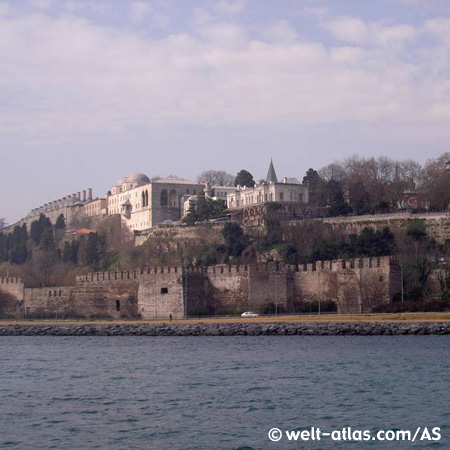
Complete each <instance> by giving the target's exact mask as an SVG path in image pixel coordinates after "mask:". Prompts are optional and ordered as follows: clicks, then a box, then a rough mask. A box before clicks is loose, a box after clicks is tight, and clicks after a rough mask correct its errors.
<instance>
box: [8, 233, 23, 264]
mask: <svg viewBox="0 0 450 450" xmlns="http://www.w3.org/2000/svg"><path fill="white" fill-rule="evenodd" d="M27 240H28V232H27V226H26V225H25V224H23V225H22V226H21V227H20V226H18V225H17V226H15V227H14V231H13V232H12V235H11V237H10V241H9V242H10V244H9V252H8V261H9V262H10V263H11V264H18V265H19V264H23V263H25V261H26V260H27V258H28V249H27Z"/></svg>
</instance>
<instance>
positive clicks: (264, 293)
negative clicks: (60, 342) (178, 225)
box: [0, 257, 401, 319]
mask: <svg viewBox="0 0 450 450" xmlns="http://www.w3.org/2000/svg"><path fill="white" fill-rule="evenodd" d="M400 282H401V280H400V274H399V268H398V264H397V262H396V260H395V259H393V258H389V257H382V258H373V259H372V258H364V259H358V260H351V261H342V260H338V261H319V262H317V263H315V264H305V265H286V264H283V263H276V262H274V263H266V264H253V265H248V266H247V265H242V266H227V265H217V266H212V267H206V268H183V267H159V268H141V269H137V270H127V271H114V272H96V273H89V274H86V275H82V276H78V277H77V278H76V283H75V286H69V287H48V288H33V289H29V288H23V283H22V282H21V281H20V280H18V279H16V280H15V281H14V282H10V281H8V282H6V281H4V282H3V284H1V285H0V286H2V285H3V286H4V285H6V286H7V287H8V289H9V290H10V292H14V295H15V298H16V299H17V300H18V301H21V302H22V303H20V307H21V312H22V315H23V316H25V317H83V318H89V317H92V318H95V317H112V318H131V317H135V318H143V319H160V318H170V316H172V318H182V317H185V316H192V315H223V314H235V313H240V312H243V311H254V312H256V313H264V312H269V311H275V310H276V311H278V312H296V311H298V310H299V308H300V306H301V304H302V302H306V301H309V302H310V301H319V300H320V301H325V300H332V301H333V302H335V303H336V306H337V309H338V312H341V313H358V312H370V311H371V310H372V309H373V308H374V307H375V306H376V305H378V304H379V303H380V302H389V301H390V300H391V299H392V297H393V296H394V295H395V294H396V293H398V292H399V291H400Z"/></svg>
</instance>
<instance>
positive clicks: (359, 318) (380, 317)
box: [0, 312, 450, 325]
mask: <svg viewBox="0 0 450 450" xmlns="http://www.w3.org/2000/svg"><path fill="white" fill-rule="evenodd" d="M274 322H291V323H292V322H330V323H333V322H431V323H432V322H450V313H448V312H445V313H401V314H348V315H346V314H339V315H337V314H333V315H320V316H319V315H285V316H262V317H254V318H245V319H242V318H240V317H229V318H222V317H221V318H215V317H211V318H202V319H174V320H173V321H172V322H171V323H173V324H191V325H194V324H197V323H205V324H208V323H274ZM145 323H152V324H162V323H170V322H169V320H167V319H161V320H156V319H155V320H124V319H117V320H114V319H111V320H104V319H102V320H86V319H80V320H53V319H45V320H44V319H35V320H0V325H11V324H17V325H31V324H33V325H39V324H45V325H52V324H59V325H62V324H67V325H70V324H73V325H81V324H98V325H100V324H118V325H119V324H136V325H140V324H145Z"/></svg>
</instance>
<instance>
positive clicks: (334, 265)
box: [76, 256, 395, 285]
mask: <svg viewBox="0 0 450 450" xmlns="http://www.w3.org/2000/svg"><path fill="white" fill-rule="evenodd" d="M394 263H395V260H394V259H393V258H392V257H390V256H382V257H379V258H358V259H351V260H334V261H317V262H315V263H309V264H299V265H295V264H294V265H291V264H285V263H282V262H268V263H259V264H252V265H227V264H218V265H215V266H208V267H175V266H172V267H171V266H165V267H144V268H140V269H134V270H116V271H109V272H91V273H87V274H86V275H78V276H77V277H76V284H78V285H79V284H103V283H108V282H130V283H132V282H137V281H139V279H140V278H141V277H143V276H146V275H158V274H161V275H169V274H172V275H173V274H180V275H181V274H183V273H192V274H195V273H202V274H210V275H222V274H223V275H226V274H239V273H246V272H249V271H252V272H270V273H286V272H318V271H337V270H346V269H348V270H358V269H377V268H380V267H389V266H390V265H392V264H394Z"/></svg>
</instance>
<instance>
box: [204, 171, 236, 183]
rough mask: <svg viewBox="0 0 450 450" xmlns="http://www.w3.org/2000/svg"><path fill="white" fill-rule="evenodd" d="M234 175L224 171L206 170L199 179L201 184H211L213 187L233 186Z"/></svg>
mask: <svg viewBox="0 0 450 450" xmlns="http://www.w3.org/2000/svg"><path fill="white" fill-rule="evenodd" d="M234 178H235V177H234V175H231V174H230V173H227V172H225V171H224V170H206V171H205V172H202V173H201V174H200V175H199V176H198V177H197V181H198V182H199V183H207V182H209V183H211V185H212V186H233V183H234Z"/></svg>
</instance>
